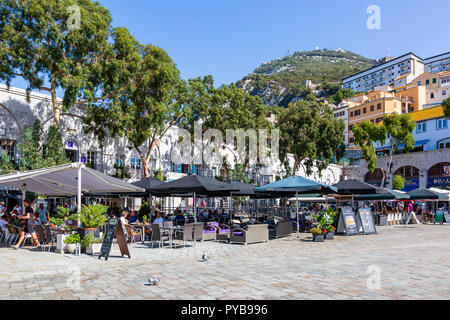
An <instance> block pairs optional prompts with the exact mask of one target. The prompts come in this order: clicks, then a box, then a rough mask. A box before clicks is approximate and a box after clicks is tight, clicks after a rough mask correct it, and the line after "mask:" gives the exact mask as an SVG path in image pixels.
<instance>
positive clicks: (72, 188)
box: [0, 163, 145, 214]
mask: <svg viewBox="0 0 450 320" xmlns="http://www.w3.org/2000/svg"><path fill="white" fill-rule="evenodd" d="M0 184H5V185H7V186H10V187H14V188H18V189H21V190H22V193H23V194H24V193H25V191H31V192H34V193H37V194H39V195H44V196H77V211H78V214H80V212H81V195H82V193H83V192H84V193H103V192H105V193H106V192H109V193H131V192H145V190H144V189H142V188H139V187H137V186H134V185H132V184H130V183H127V182H125V181H122V180H119V179H116V178H113V177H111V176H108V175H106V174H104V173H101V172H99V171H96V170H93V169H90V168H87V167H86V166H85V165H84V164H83V163H71V164H65V165H60V166H56V167H50V168H43V169H37V170H31V171H24V172H16V173H11V174H8V175H3V176H0Z"/></svg>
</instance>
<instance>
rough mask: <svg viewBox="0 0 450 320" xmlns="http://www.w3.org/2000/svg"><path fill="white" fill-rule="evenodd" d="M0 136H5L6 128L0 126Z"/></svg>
mask: <svg viewBox="0 0 450 320" xmlns="http://www.w3.org/2000/svg"><path fill="white" fill-rule="evenodd" d="M0 136H6V129H5V128H0Z"/></svg>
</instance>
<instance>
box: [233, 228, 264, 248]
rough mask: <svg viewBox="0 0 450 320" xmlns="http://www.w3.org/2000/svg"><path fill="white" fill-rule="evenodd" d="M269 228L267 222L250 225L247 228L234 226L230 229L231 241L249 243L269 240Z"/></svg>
mask: <svg viewBox="0 0 450 320" xmlns="http://www.w3.org/2000/svg"><path fill="white" fill-rule="evenodd" d="M268 241H269V230H268V229H267V224H254V225H248V226H247V230H245V229H242V228H233V229H231V231H230V243H241V244H244V245H247V244H249V243H256V242H268Z"/></svg>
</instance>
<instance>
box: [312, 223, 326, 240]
mask: <svg viewBox="0 0 450 320" xmlns="http://www.w3.org/2000/svg"><path fill="white" fill-rule="evenodd" d="M310 232H311V233H312V235H313V241H314V242H324V235H323V231H322V229H320V228H318V227H314V228H312V229H311V230H310Z"/></svg>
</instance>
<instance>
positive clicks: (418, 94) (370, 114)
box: [343, 86, 426, 148]
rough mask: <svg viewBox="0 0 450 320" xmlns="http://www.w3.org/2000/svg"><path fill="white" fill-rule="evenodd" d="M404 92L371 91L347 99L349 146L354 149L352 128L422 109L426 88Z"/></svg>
mask: <svg viewBox="0 0 450 320" xmlns="http://www.w3.org/2000/svg"><path fill="white" fill-rule="evenodd" d="M402 90H403V91H401V92H395V90H392V91H390V92H387V91H371V92H369V93H367V94H360V95H356V96H354V97H352V98H349V99H346V100H345V101H344V102H343V103H344V104H347V105H348V137H349V138H348V145H349V147H350V148H351V147H354V138H353V132H352V128H353V126H354V125H356V124H359V123H361V122H363V121H371V122H372V123H375V124H376V123H379V122H381V121H382V120H383V115H384V114H386V113H394V112H396V113H398V114H404V113H410V112H414V111H418V110H420V109H422V104H423V103H424V102H425V94H426V91H425V87H423V86H416V87H413V88H409V89H407V88H402Z"/></svg>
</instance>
